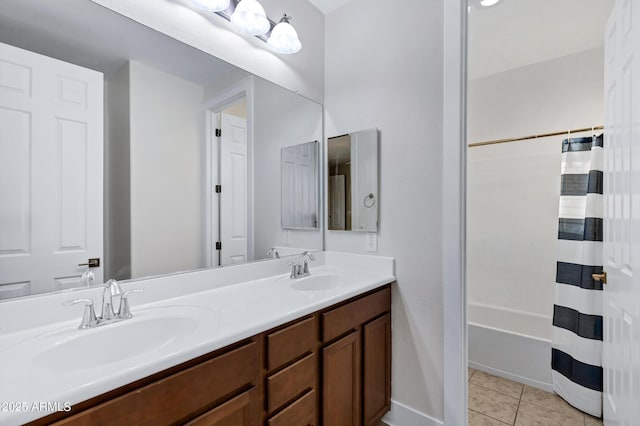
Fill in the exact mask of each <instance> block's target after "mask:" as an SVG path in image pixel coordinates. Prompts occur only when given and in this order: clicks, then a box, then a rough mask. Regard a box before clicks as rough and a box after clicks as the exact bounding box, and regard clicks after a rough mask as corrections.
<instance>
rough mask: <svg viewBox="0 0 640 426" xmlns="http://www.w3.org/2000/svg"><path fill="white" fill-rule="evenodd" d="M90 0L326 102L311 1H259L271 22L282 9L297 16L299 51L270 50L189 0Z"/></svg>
mask: <svg viewBox="0 0 640 426" xmlns="http://www.w3.org/2000/svg"><path fill="white" fill-rule="evenodd" d="M92 1H93V2H95V3H98V4H100V5H102V6H104V7H107V8H109V9H112V10H114V11H116V12H118V13H121V14H123V15H125V16H127V17H129V18H131V19H133V20H134V21H137V22H140V23H141V24H144V25H146V26H148V27H150V28H153V29H155V30H158V31H160V32H163V33H165V34H168V35H169V36H171V37H173V38H175V39H177V40H179V41H182V42H184V43H186V44H189V45H191V46H194V47H196V48H198V49H200V50H202V51H204V52H207V53H210V54H212V55H213V56H216V57H217V58H220V59H222V60H225V61H227V62H229V63H230V64H233V65H235V66H237V67H240V68H242V69H244V70H247V71H249V72H252V73H254V74H255V75H258V76H260V77H263V78H266V79H267V80H269V81H273V82H274V83H276V84H279V85H281V86H283V87H286V88H288V89H289V90H292V91H296V92H299V93H300V94H303V95H305V96H307V97H309V98H311V99H314V100H316V101H318V102H322V95H323V83H324V80H323V69H322V60H323V56H324V38H323V37H324V34H323V33H324V28H323V23H324V17H323V15H322V13H321V12H320V11H319V10H318V9H316V8H315V7H314V6H312V5H311V3H309V2H307V1H300V0H262V1H261V3H262V5H263V6H264V8H265V10H266V12H267V16H268V17H269V18H270V19H271V20H272V21H275V22H277V21H279V20H280V18H281V17H282V14H283V13H287V15H289V16H292V17H293V19H292V21H291V24H292V25H294V27H295V28H296V31H297V32H298V36H299V38H300V40H301V42H302V50H301V51H300V52H298V53H296V54H295V55H281V54H276V53H274V52H272V51H271V50H270V49H269V48H268V47H267V45H266V43H264V42H262V41H260V40H258V39H257V38H255V37H249V36H244V35H240V34H238V33H237V32H236V31H235V30H233V29H232V27H231V24H230V23H228V22H227V21H225V20H224V19H223V18H221V17H219V16H215V15H212V14H210V13H200V12H196V11H195V10H193V6H192V3H191V2H190V1H189V0H178V1H157V0H92ZM185 6H187V7H185Z"/></svg>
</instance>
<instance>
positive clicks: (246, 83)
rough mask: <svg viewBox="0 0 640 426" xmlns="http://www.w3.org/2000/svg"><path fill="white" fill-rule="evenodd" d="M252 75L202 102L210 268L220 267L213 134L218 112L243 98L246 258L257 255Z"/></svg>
mask: <svg viewBox="0 0 640 426" xmlns="http://www.w3.org/2000/svg"><path fill="white" fill-rule="evenodd" d="M253 85H254V80H253V77H252V76H250V77H247V78H244V79H242V80H240V81H239V82H238V83H236V84H234V85H232V86H230V87H229V88H228V89H226V90H224V91H222V92H220V93H219V94H217V95H215V96H213V97H210V98H207V99H206V100H205V102H204V103H203V111H204V115H205V119H204V129H203V132H204V134H203V156H202V157H203V159H204V168H203V170H204V175H203V177H202V178H203V179H204V185H203V186H202V187H203V191H204V194H203V198H202V199H203V200H205V202H204V215H203V220H204V223H203V229H204V232H205V238H204V241H203V243H204V249H203V253H204V262H203V263H204V266H205V267H207V268H210V267H213V266H218V262H217V261H214V255H215V254H216V249H215V243H216V241H219V240H218V238H219V233H218V229H217V227H214V226H213V223H214V222H217V221H218V220H219V210H218V206H219V203H218V197H215V196H214V189H215V188H214V183H213V179H214V177H215V176H216V175H217V174H218V167H217V164H216V160H217V157H218V149H217V148H218V146H217V142H218V141H217V138H216V137H215V136H214V132H215V129H216V127H217V125H218V119H217V114H218V113H220V112H222V111H223V110H224V109H226V108H228V107H229V106H231V105H232V104H234V103H235V102H237V101H238V100H240V99H242V98H244V99H245V100H246V103H247V199H248V202H247V259H248V260H252V259H253V258H254V250H253V246H254V244H253V242H254V241H253V239H254V211H253V210H254V209H253V198H254V197H253V163H254V160H253V133H254V132H253V109H254V106H253V105H254V98H253V92H254V90H253Z"/></svg>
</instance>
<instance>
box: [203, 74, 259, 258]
mask: <svg viewBox="0 0 640 426" xmlns="http://www.w3.org/2000/svg"><path fill="white" fill-rule="evenodd" d="M251 101H252V99H251V90H250V81H246V82H243V83H242V84H239V85H237V86H236V87H234V88H232V89H230V90H229V91H227V92H226V93H224V94H222V95H220V96H218V97H216V98H215V99H213V100H211V101H210V102H209V103H208V104H207V105H206V120H205V121H206V124H205V158H206V167H205V170H206V172H205V185H204V187H205V191H206V193H205V197H204V199H205V202H206V206H205V207H206V208H205V232H206V238H205V264H206V266H208V267H212V266H220V265H229V264H233V263H243V262H247V261H251V260H253V259H254V253H253V232H254V229H253V228H254V227H253V205H252V200H253V195H252V192H253V187H252V184H251V182H252V172H251V171H252V169H253V168H252V163H253V156H252V147H253V140H252V132H251V123H252V117H251V112H252V108H251V105H252V102H251Z"/></svg>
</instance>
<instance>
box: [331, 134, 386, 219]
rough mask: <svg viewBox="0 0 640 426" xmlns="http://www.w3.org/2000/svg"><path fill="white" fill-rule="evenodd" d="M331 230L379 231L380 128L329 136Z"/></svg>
mask: <svg viewBox="0 0 640 426" xmlns="http://www.w3.org/2000/svg"><path fill="white" fill-rule="evenodd" d="M327 175H328V179H329V180H328V182H327V188H328V191H327V193H328V212H329V214H328V229H329V230H330V231H366V232H375V231H377V230H378V130H377V129H368V130H361V131H359V132H353V133H349V134H346V135H342V136H336V137H332V138H329V139H328V144H327Z"/></svg>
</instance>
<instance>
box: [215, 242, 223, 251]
mask: <svg viewBox="0 0 640 426" xmlns="http://www.w3.org/2000/svg"><path fill="white" fill-rule="evenodd" d="M216 250H222V242H221V241H216Z"/></svg>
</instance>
